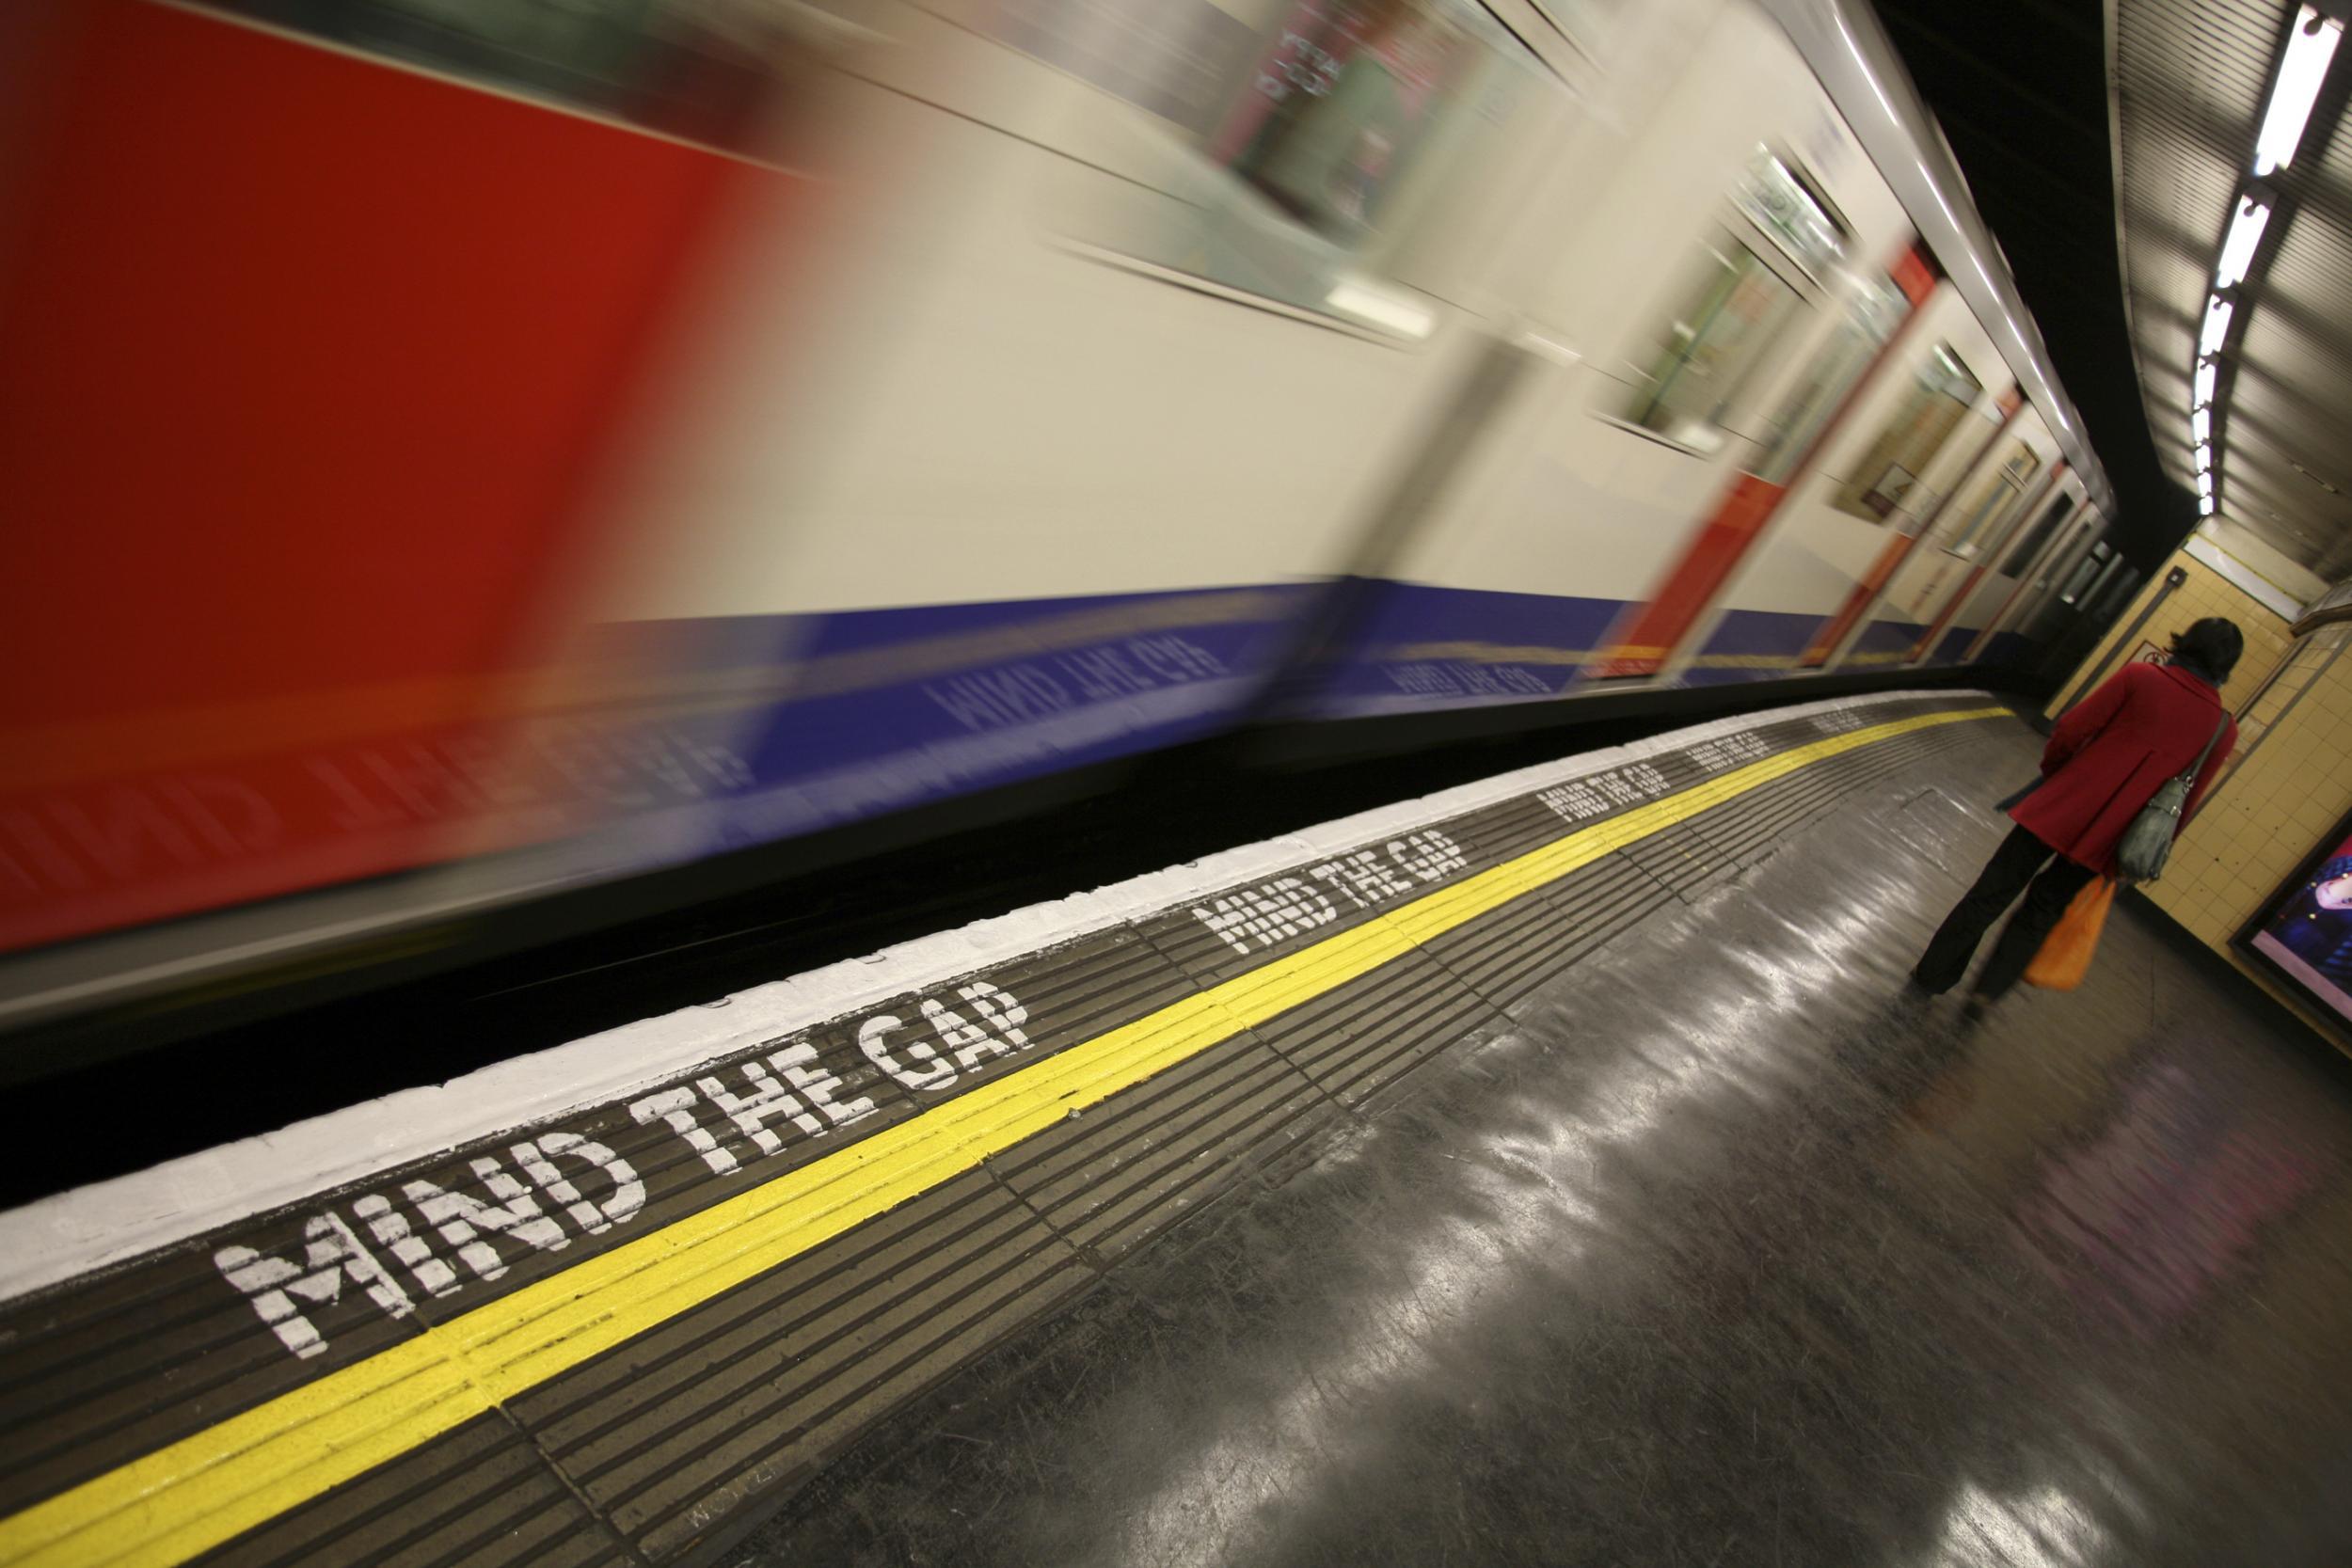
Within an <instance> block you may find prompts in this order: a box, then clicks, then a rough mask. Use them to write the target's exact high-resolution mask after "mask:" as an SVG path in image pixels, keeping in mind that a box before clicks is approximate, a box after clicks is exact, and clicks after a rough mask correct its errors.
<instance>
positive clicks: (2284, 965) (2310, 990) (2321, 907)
mask: <svg viewBox="0 0 2352 1568" xmlns="http://www.w3.org/2000/svg"><path fill="white" fill-rule="evenodd" d="M2236 941H2237V946H2238V948H2239V950H2240V951H2242V952H2244V953H2246V954H2248V955H2249V957H2251V958H2253V959H2254V960H2255V962H2256V963H2258V964H2259V965H2260V966H2261V967H2262V968H2263V969H2264V970H2265V971H2266V972H2267V973H2269V974H2272V975H2274V976H2275V977H2277V978H2279V979H2280V980H2283V981H2285V982H2286V983H2287V984H2289V985H2291V986H2293V987H2294V988H2295V989H2296V990H2298V991H2300V992H2301V993H2302V994H2303V995H2304V996H2305V998H2306V999H2308V1000H2309V1001H2310V1002H2311V1003H2312V1006H2315V1007H2317V1008H2319V1009H2320V1010H2322V1011H2323V1012H2326V1013H2327V1014H2328V1015H2329V1016H2330V1017H2331V1018H2333V1019H2335V1020H2337V1021H2339V1022H2352V816H2346V817H2345V818H2344V820H2343V821H2341V822H2338V823H2337V824H2336V825H2335V827H2334V829H2333V830H2331V831H2330V832H2329V833H2328V836H2327V838H2325V839H2324V840H2322V841H2321V843H2320V846H2319V847H2318V848H2317V849H2316V850H2314V851H2313V852H2312V856H2311V858H2310V859H2308V860H2306V861H2305V862H2304V863H2303V864H2302V866H2301V868H2300V869H2298V870H2297V871H2296V874H2295V875H2294V876H2293V877H2291V878H2289V879H2287V881H2286V882H2285V884H2284V885H2282V886H2281V887H2280V889H2279V890H2278V891H2277V892H2276V893H2273V894H2272V895H2270V898H2269V901H2268V902H2267V903H2265V905H2264V906H2263V907H2262V908H2261V909H2260V910H2258V911H2255V914H2254V918H2253V919H2251V920H2249V921H2248V922H2247V924H2246V926H2245V927H2244V928H2243V929H2241V930H2240V931H2239V932H2238V934H2237V939H2236Z"/></svg>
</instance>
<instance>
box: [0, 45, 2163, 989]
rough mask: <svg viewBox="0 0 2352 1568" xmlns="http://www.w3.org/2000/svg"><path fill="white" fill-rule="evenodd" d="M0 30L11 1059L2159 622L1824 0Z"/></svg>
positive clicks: (1879, 60) (1966, 231)
mask: <svg viewBox="0 0 2352 1568" xmlns="http://www.w3.org/2000/svg"><path fill="white" fill-rule="evenodd" d="M0 27H4V28H5V30H6V34H7V44H6V47H4V48H0V55H6V56H7V57H8V59H10V60H11V61H13V62H14V66H13V69H14V71H15V73H16V75H15V79H14V80H13V81H12V82H11V83H10V85H9V86H10V90H8V92H7V93H6V94H5V95H0V97H4V98H5V101H6V103H8V109H7V110H6V115H7V119H6V120H5V121H0V124H5V133H4V135H5V142H4V143H0V149H4V150H5V151H6V154H7V156H6V158H5V160H0V199H5V201H6V203H7V210H8V213H9V214H11V217H12V218H13V220H14V221H12V222H11V223H10V224H9V225H8V228H7V230H6V234H5V238H4V239H0V341H4V342H5V348H6V353H5V362H6V364H7V367H8V376H9V379H10V382H11V388H10V391H11V395H10V398H9V404H10V415H9V417H8V420H6V421H5V422H0V513H4V514H5V515H7V516H8V518H9V519H10V534H9V537H10V546H11V557H12V564H13V566H14V568H15V569H14V570H12V571H11V572H10V573H8V580H7V582H6V586H5V587H4V588H0V595H5V603H0V647H5V652H6V657H5V659H4V660H0V668H5V669H6V670H7V672H8V673H7V675H6V677H5V679H6V683H7V684H6V690H7V700H6V712H5V725H6V746H5V755H4V756H0V767H4V768H5V769H6V773H7V777H6V778H5V779H4V780H0V952H6V953H7V954H8V957H7V958H0V1027H6V1026H8V1025H12V1024H22V1023H25V1022H34V1021H39V1020H41V1019H46V1018H54V1017H56V1016H58V1015H59V1014H61V1013H65V1012H71V1011H72V1010H73V1009H76V1008H84V1009H87V1008H88V1007H91V1006H97V1005H100V1004H105V1003H115V1002H119V1001H120V1000H122V999H123V998H125V997H135V996H137V995H139V994H142V993H143V992H148V991H151V990H155V989H157V988H165V987H172V986H184V985H187V984H189V983H190V982H192V981H199V980H204V979H207V978H214V979H217V977H219V976H221V975H223V974H233V973H235V972H236V971H237V970H238V969H239V968H240V967H241V966H250V965H255V964H261V963H264V962H282V961H283V960H285V959H286V958H288V957H289V956H291V955H299V954H302V953H304V952H308V951H312V950H315V949H317V948H319V947H321V946H332V945H333V944H336V943H341V942H349V941H351V940H352V939H353V938H355V937H358V936H361V935H365V934H369V933H374V934H378V935H381V934H382V933H385V932H395V931H399V930H402V929H406V928H414V927H418V926H419V925H420V924H421V923H425V922H431V921H437V920H446V919H447V918H449V917H451V916H452V915H453V914H462V913H463V912H465V911H479V910H484V909H489V908H496V907H501V906H511V905H513V904H515V903H516V901H518V900H529V899H534V898H540V897H543V896H545V895H548V894H551V893H555V892H558V891H560V890H564V889H566V888H576V887H580V886H583V885H590V884H596V883H610V882H611V881H612V879H619V878H626V877H628V876H629V875H631V874H633V873H640V872H644V871H647V870H650V869H652V868H658V867H664V866H676V865H679V864H682V863H693V862H697V861H700V860H703V859H705V858H707V857H712V856H717V855H721V854H723V853H724V852H727V851H730V850H735V849H738V848H740V847H746V846H753V845H761V844H769V843H773V842H776V841H779V840H786V839H791V838H794V837H795V836H796V835H809V834H818V833H823V832H829V831H832V830H835V829H838V828H839V827H840V826H841V825H843V824H846V823H853V822H860V821H868V820H871V819H874V818H876V817H878V816H884V815H885V814H891V813H897V812H900V811H903V810H904V809H906V808H909V807H913V806H918V805H922V804H925V803H927V802H933V801H937V800H943V799H946V798H950V797H956V796H961V795H968V794H970V793H972V792H976V791H983V790H992V789H996V788H999V787H1000V786H1005V785H1008V784H1017V783H1020V782H1021V781H1025V780H1037V779H1040V778H1043V777H1046V776H1049V775H1056V774H1062V773H1066V772H1067V771H1068V770H1071V769H1073V768H1083V767H1085V766H1087V765H1089V764H1095V763H1100V762H1102V761H1104V760H1105V759H1110V758H1116V757H1120V756H1128V755H1133V754H1136V753H1138V752H1144V751H1147V750H1149V749H1153V748H1160V747H1165V746H1168V745H1170V744H1172V743H1175V742H1178V741H1182V740H1185V739H1188V738H1193V737H1198V736H1203V735H1206V734H1210V733H1212V732H1216V731H1219V730H1222V729H1227V728H1230V727H1232V726H1235V725H1238V724H1242V723H1244V722H1250V723H1253V724H1258V725H1273V726H1287V727H1297V726H1311V725H1328V724H1333V723H1345V722H1350V721H1365V720H1368V719H1376V718H1378V717H1380V716H1395V715H1399V714H1442V713H1448V712H1455V711H1464V710H1495V714H1494V715H1490V717H1495V715H1499V718H1497V720H1496V721H1498V722H1502V723H1516V722H1529V723H1533V722H1536V721H1540V720H1542V719H1545V718H1549V717H1551V716H1554V715H1555V714H1556V712H1557V711H1558V710H1559V707H1560V705H1564V704H1565V705H1573V704H1577V703H1580V702H1583V701H1587V700H1588V699H1592V698H1595V697H1597V696H1603V695H1606V694H1612V693H1625V692H1628V691H1633V692H1643V693H1657V694H1661V700H1662V694H1664V693H1669V692H1674V691H1680V690H1687V689H1691V688H1693V687H1700V686H1705V685H1708V684H1713V683H1731V682H1772V683H1776V685H1779V686H1785V685H1786V684H1787V683H1790V682H1799V681H1806V680H1812V681H1820V680H1822V679H1824V678H1832V677H1839V676H1844V677H1851V676H1852V675H1853V674H1855V673H1857V672H1878V673H1881V674H1883V677H1884V679H1885V680H1886V681H1888V682H1889V683H1896V682H1900V681H1903V680H1909V679H1917V678H1919V677H1918V672H1920V671H1921V670H1923V669H1946V668H1949V667H1954V666H1970V667H1975V668H1979V669H1987V670H1991V669H1996V668H1998V667H2000V666H2002V665H2004V664H2013V663H2014V662H2015V661H2017V660H2019V659H2021V658H2024V657H2027V656H2028V655H2029V654H2030V652H2031V650H2032V649H2033V648H2034V647H2035V646H2036V645H2037V643H2039V642H2042V641H2046V640H2047V639H2048V638H2049V637H2051V636H2052V635H2053V634H2054V633H2055V632H2056V631H2057V630H2058V628H2059V626H2061V625H2062V624H2063V622H2064V621H2065V620H2066V619H2067V618H2069V617H2070V616H2072V615H2074V614H2078V613H2080V612H2081V611H2082V610H2083V609H2084V608H2085V607H2086V606H2089V605H2091V604H2093V603H2094V602H2095V603H2114V602H2121V601H2120V599H2119V598H2118V596H2117V593H2116V591H2117V590H2119V589H2128V587H2129V577H2130V573H2129V569H2128V568H2127V567H2126V566H2124V564H2123V563H2122V562H2121V561H2120V560H2119V559H2118V558H2117V557H2116V556H2115V553H2114V552H2113V550H2112V549H2111V548H2110V547H2109V546H2107V545H2106V543H2105V542H2104V541H2103V540H2102V538H2101V535H2102V533H2103V531H2104V518H2105V515H2106V514H2107V512H2109V511H2110V510H2111V501H2110V499H2109V492H2108V490H2107V487H2106V481H2105V478H2104V476H2103V474H2102V472H2101V470H2100V467H2099V466H2098V463H2097V460H2096V458H2095V457H2094V455H2093V454H2092V453H2091V452H2090V451H2088V450H2087V448H2086V447H2085V446H2084V443H2083V437H2082V435H2081V427H2080V423H2079V420H2077V419H2076V417H2075V415H2074V411H2073V409H2072V408H2071V406H2070V404H2068V402H2067V400H2066V398H2065V395H2064V393H2063V391H2062V390H2061V389H2060V388H2058V385H2057V384H2056V382H2055V380H2054V378H2053V376H2052V373H2051V372H2050V369H2049V367H2048V364H2047V361H2046V357H2045V356H2044V354H2043V353H2042V348H2041V346H2040V341H2039V339H2038V336H2037V335H2036V333H2035V332H2034V330H2033V327H2032V325H2031V322H2030V320H2029V318H2028V317H2027V315H2026V311H2025V310H2024V309H2023V307H2022V306H2021V305H2020V303H2019V302H2018V300H2017V298H2016V295H2015V293H2014V290H2013V287H2012V285H2011V284H2010V279H2009V276H2008V273H2007V269H2006V266H2005V264H2004V263H2003V261H2002V260H2001V257H2000V254H1999V252H1998V249H1997V247H1996V246H1995V245H1994V243H1993V242H1992V240H1991V238H1990V237H1989V236H1988V235H1987V234H1986V233H1985V232H1984V231H1983V230H1982V229H1981V227H1980V225H1979V222H1978V220H1977V218H1976V216H1975V214H1974V209H1973V208H1972V207H1971V205H1970V203H1969V200H1968V197H1967V193H1966V190H1965V188H1964V186H1963V182H1962V181H1961V179H1960V176H1959V173H1958V170H1957V169H1956V167H1955V166H1954V165H1953V163H1952V161H1951V159H1950V157H1949V155H1948V152H1947V150H1946V149H1945V147H1944V144H1943V142H1942V140H1941V138H1940V135H1938V133H1937V131H1936V130H1935V128H1934V126H1933V124H1932V122H1931V120H1930V119H1929V118H1928V117H1927V115H1926V114H1925V112H1924V110H1923V109H1922V108H1921V107H1920V106H1919V104H1918V103H1917V100H1916V98H1915V95H1914V93H1913V92H1912V89H1911V88H1910V87H1909V84H1908V82H1907V80H1906V78H1905V77H1904V76H1903V74H1902V71H1901V70H1900V67H1899V64H1898V63H1897V62H1896V59H1895V56H1894V55H1893V52H1892V50H1891V49H1890V48H1889V46H1888V45H1887V43H1886V41H1885V40H1884V38H1883V35H1882V34H1881V33H1880V31H1879V29H1878V27H1877V24H1876V23H1875V21H1874V20H1873V18H1872V17H1871V16H1870V15H1869V14H1868V13H1867V10H1865V9H1863V8H1859V6H1858V5H1857V4H1856V3H1855V0H1642V3H1640V4H1633V3H1630V0H1485V3H1483V4H1481V3H1479V0H764V3H757V0H701V3H692V0H218V3H198V0H188V3H185V4H179V3H166V0H40V3H37V4H32V5H29V6H24V7H23V8H19V9H17V10H15V12H14V14H13V15H12V16H11V18H10V20H9V21H8V22H7V23H6V24H0Z"/></svg>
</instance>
